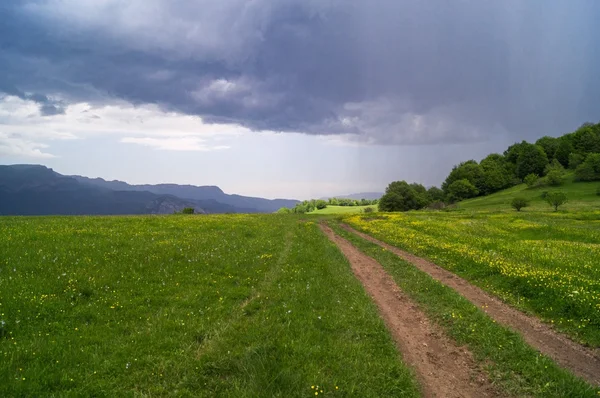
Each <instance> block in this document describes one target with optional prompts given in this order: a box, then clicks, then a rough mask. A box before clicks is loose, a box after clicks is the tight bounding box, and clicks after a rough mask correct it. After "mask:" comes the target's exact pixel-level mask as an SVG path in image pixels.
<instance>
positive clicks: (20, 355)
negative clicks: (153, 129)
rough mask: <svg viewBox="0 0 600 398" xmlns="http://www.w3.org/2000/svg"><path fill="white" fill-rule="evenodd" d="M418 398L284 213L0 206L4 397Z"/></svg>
mask: <svg viewBox="0 0 600 398" xmlns="http://www.w3.org/2000/svg"><path fill="white" fill-rule="evenodd" d="M357 394H360V395H361V396H418V386H417V383H416V382H415V380H414V378H413V376H412V374H411V372H410V371H409V370H408V369H407V368H406V367H405V366H404V365H403V364H402V362H401V361H400V360H399V359H398V354H397V351H396V348H395V346H394V344H393V342H392V340H391V338H390V336H389V334H388V333H387V330H386V329H385V325H384V323H383V321H382V320H381V319H380V318H379V316H378V315H377V311H376V309H375V307H374V305H373V304H372V303H371V301H370V299H369V297H368V296H367V295H366V294H365V293H364V291H363V290H362V287H361V286H360V284H359V282H358V281H357V280H356V279H355V278H354V276H353V275H352V273H351V271H350V269H349V267H348V264H347V262H346V261H345V259H344V257H343V256H342V254H341V253H340V252H339V251H338V250H337V248H336V247H335V246H333V245H332V244H331V243H330V242H329V241H327V239H325V238H324V237H323V235H322V234H321V233H320V231H319V230H318V228H317V226H316V225H315V224H314V223H312V222H302V220H300V219H299V218H297V217H295V216H285V215H284V216H278V215H222V216H184V215H174V216H145V217H12V218H11V217H5V218H2V219H1V223H0V396H2V397H8V396H50V395H53V396H65V395H72V396H109V397H112V396H123V395H125V396H133V395H152V396H165V395H173V396H211V397H212V396H236V397H256V396H285V397H295V396H305V397H306V396H319V395H326V396H353V395H357Z"/></svg>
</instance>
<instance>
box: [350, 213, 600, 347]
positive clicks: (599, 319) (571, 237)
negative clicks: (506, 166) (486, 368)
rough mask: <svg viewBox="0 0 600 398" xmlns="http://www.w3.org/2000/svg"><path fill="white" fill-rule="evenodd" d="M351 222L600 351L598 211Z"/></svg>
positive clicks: (388, 216) (390, 217)
mask: <svg viewBox="0 0 600 398" xmlns="http://www.w3.org/2000/svg"><path fill="white" fill-rule="evenodd" d="M344 221H345V222H348V223H349V224H350V225H352V226H353V227H355V228H357V229H359V230H361V231H362V232H366V233H368V234H371V235H372V236H374V237H376V238H378V239H380V240H382V241H385V242H386V243H389V244H391V245H394V246H397V247H399V248H401V249H404V250H406V251H408V252H411V253H414V254H416V255H419V256H423V257H427V258H429V259H430V260H431V261H433V262H434V263H436V264H438V265H439V266H442V267H444V268H446V269H447V270H449V271H451V272H454V273H456V274H457V275H460V276H461V277H463V278H465V279H466V280H468V281H470V282H471V283H473V284H475V285H477V286H479V287H480V288H482V289H484V290H486V291H488V292H491V293H492V294H494V295H496V296H498V297H500V298H502V299H503V300H504V301H506V302H508V303H509V304H511V305H513V306H515V307H517V308H520V309H522V310H524V311H526V312H529V313H533V314H535V315H537V316H538V317H540V318H541V319H542V320H544V321H546V322H548V323H551V324H553V325H554V326H555V327H556V328H557V329H558V330H561V331H563V332H565V333H567V334H569V335H570V336H571V337H573V338H574V339H575V340H578V341H580V342H582V343H584V344H588V345H590V346H592V347H599V346H600V263H599V261H598V259H600V213H598V212H589V211H588V212H583V211H581V212H569V213H560V212H559V213H556V212H547V213H541V212H530V213H523V212H521V213H517V212H511V213H505V212H498V213H490V212H482V213H477V212H471V213H463V212H448V213H446V212H409V213H404V214H381V213H378V214H377V215H375V216H350V217H346V218H344Z"/></svg>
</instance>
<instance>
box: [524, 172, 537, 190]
mask: <svg viewBox="0 0 600 398" xmlns="http://www.w3.org/2000/svg"><path fill="white" fill-rule="evenodd" d="M538 178H539V177H538V175H537V174H533V173H531V174H527V176H525V178H524V179H523V182H524V183H525V184H527V186H528V187H530V188H531V187H533V186H534V185H535V183H536V182H537V180H538Z"/></svg>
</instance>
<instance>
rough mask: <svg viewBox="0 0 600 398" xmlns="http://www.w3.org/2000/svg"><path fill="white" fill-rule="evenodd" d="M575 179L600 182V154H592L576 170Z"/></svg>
mask: <svg viewBox="0 0 600 398" xmlns="http://www.w3.org/2000/svg"><path fill="white" fill-rule="evenodd" d="M575 179H577V180H578V181H598V180H600V153H590V154H589V155H587V157H586V158H585V161H584V162H583V163H582V164H580V165H579V167H577V169H576V170H575Z"/></svg>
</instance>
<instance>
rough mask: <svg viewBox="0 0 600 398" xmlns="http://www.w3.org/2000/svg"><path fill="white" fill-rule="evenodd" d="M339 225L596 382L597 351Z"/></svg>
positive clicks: (405, 254) (459, 280)
mask: <svg viewBox="0 0 600 398" xmlns="http://www.w3.org/2000/svg"><path fill="white" fill-rule="evenodd" d="M342 227H343V228H344V229H345V230H347V231H349V232H352V233H354V234H356V235H358V236H360V237H361V238H363V239H366V240H368V241H370V242H373V243H375V244H377V245H379V246H381V247H383V248H385V249H387V250H389V251H390V252H392V253H394V254H396V255H397V256H399V257H400V258H402V259H404V260H406V261H408V262H410V263H412V264H413V265H415V266H416V267H417V268H419V269H420V270H421V271H423V272H426V273H428V274H429V275H430V276H431V277H433V278H434V279H437V280H438V281H440V282H441V283H443V284H444V285H446V286H448V287H450V288H452V289H454V290H456V291H457V292H458V293H459V294H460V295H462V296H463V297H465V298H466V299H467V300H469V301H470V302H472V303H473V304H475V305H476V306H478V307H479V308H481V309H483V311H485V312H486V313H487V314H488V315H489V316H490V317H491V318H492V319H494V320H496V322H498V323H500V324H502V325H504V326H507V327H509V328H511V329H513V330H515V331H517V332H518V333H520V334H521V336H523V339H524V340H525V341H526V342H527V343H528V344H529V345H531V346H533V347H535V348H536V349H537V350H539V351H540V352H542V353H543V354H545V355H547V356H549V357H550V358H552V359H553V360H554V361H556V363H558V364H559V365H560V366H562V367H563V368H565V369H568V370H570V371H571V372H573V373H574V374H576V375H577V376H579V377H581V378H583V379H584V380H587V381H588V382H589V383H592V384H595V385H600V350H599V349H594V348H589V347H584V346H582V345H581V344H578V343H576V342H574V341H573V340H571V339H569V338H568V337H566V336H564V335H562V334H560V333H558V332H556V331H555V330H554V329H552V327H550V326H549V325H546V324H544V323H543V322H541V321H540V320H539V319H538V318H536V317H533V316H529V315H526V314H524V313H523V312H521V311H519V310H517V309H515V308H512V307H510V306H509V305H507V304H505V303H503V302H502V301H500V300H499V299H497V298H495V297H492V296H491V295H489V294H488V293H486V292H484V291H483V290H481V289H480V288H478V287H476V286H473V285H472V284H470V283H469V282H467V281H466V280H464V279H462V278H460V277H458V276H456V275H455V274H453V273H451V272H450V271H447V270H445V269H443V268H441V267H439V266H437V265H435V264H434V263H432V262H430V261H427V260H425V259H423V258H420V257H417V256H415V255H413V254H410V253H408V252H405V251H404V250H401V249H398V248H397V247H395V246H392V245H389V244H387V243H385V242H382V241H380V240H378V239H375V238H373V237H372V236H370V235H367V234H364V233H362V232H359V231H357V230H355V229H353V228H351V227H350V226H348V225H345V224H342Z"/></svg>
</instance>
